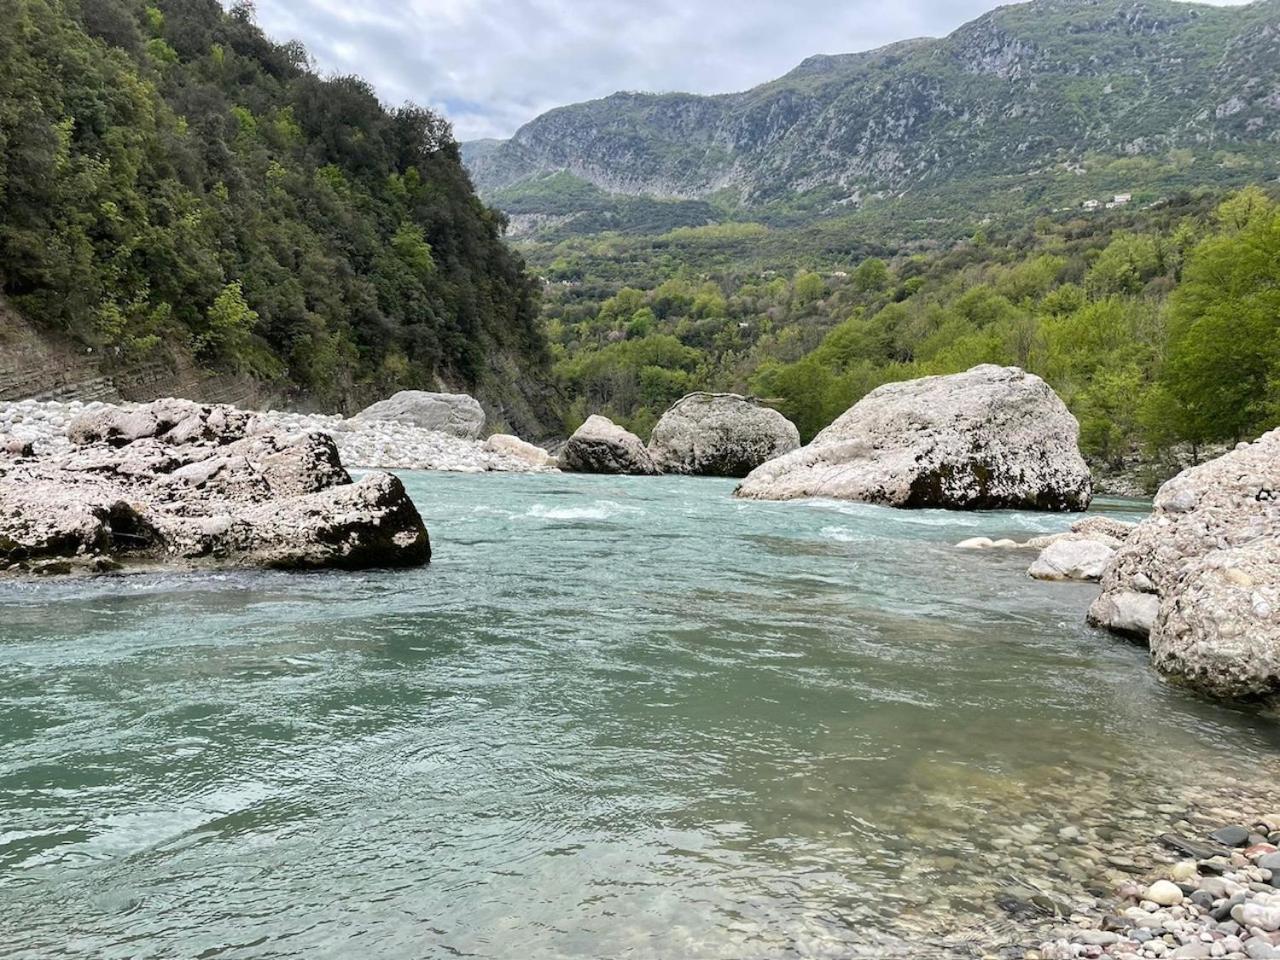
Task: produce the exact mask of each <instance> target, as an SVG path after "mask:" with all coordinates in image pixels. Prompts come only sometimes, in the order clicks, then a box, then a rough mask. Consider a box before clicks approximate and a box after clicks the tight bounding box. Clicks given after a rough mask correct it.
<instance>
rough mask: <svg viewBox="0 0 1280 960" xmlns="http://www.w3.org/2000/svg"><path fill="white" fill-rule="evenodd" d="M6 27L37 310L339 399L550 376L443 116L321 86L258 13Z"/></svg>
mask: <svg viewBox="0 0 1280 960" xmlns="http://www.w3.org/2000/svg"><path fill="white" fill-rule="evenodd" d="M0 22H3V24H4V27H3V30H0V282H2V283H3V292H4V294H5V295H6V297H7V298H8V299H9V300H10V301H11V302H12V303H13V304H15V305H16V306H17V307H18V308H19V309H20V310H21V311H22V312H23V313H24V314H26V315H27V316H28V317H29V318H31V319H32V320H33V321H36V322H37V323H39V324H41V325H43V326H45V327H46V328H47V329H50V330H51V331H56V332H57V333H59V334H65V335H67V336H69V337H71V338H74V339H75V340H76V341H79V342H82V343H84V344H86V345H89V346H93V347H105V348H109V351H110V352H112V353H114V354H116V355H118V356H119V357H120V358H121V359H122V360H123V361H126V362H127V360H128V359H129V358H130V357H141V356H146V355H148V354H150V353H154V352H156V351H162V350H166V349H173V348H174V347H175V346H177V347H178V348H180V349H183V350H186V351H189V353H190V354H193V355H194V356H195V357H196V358H197V360H198V361H199V362H201V363H203V364H204V365H206V366H208V367H209V368H216V369H220V370H227V369H235V370H239V371H243V372H247V373H249V374H251V375H254V376H256V377H259V378H263V379H266V380H278V381H283V382H286V383H289V384H292V385H294V387H295V388H297V390H298V392H300V393H302V394H304V395H305V396H307V397H309V398H312V400H313V401H314V402H319V403H324V404H327V405H330V406H339V407H342V406H345V407H350V406H351V405H353V404H354V403H356V402H359V401H360V400H361V399H363V398H365V397H368V396H370V395H375V394H381V393H385V392H387V391H389V390H391V389H393V388H396V387H402V386H433V385H436V384H438V383H441V382H447V383H449V384H452V385H455V386H459V387H474V386H475V385H477V384H479V383H481V382H483V381H485V380H486V378H488V379H491V380H492V379H497V378H498V377H497V374H495V373H494V372H493V370H494V367H495V365H501V364H500V362H499V359H498V358H506V360H507V361H508V362H507V363H506V365H505V366H504V371H505V372H506V373H512V372H513V371H514V375H517V376H519V375H523V374H525V373H527V372H529V371H532V372H533V373H534V375H535V376H536V374H537V371H538V370H539V369H540V368H542V367H543V366H545V363H546V356H547V354H546V348H545V342H544V340H543V339H542V337H541V334H540V331H539V327H538V324H537V305H536V300H535V294H536V288H535V285H534V284H533V283H532V282H531V281H530V279H529V277H528V276H527V274H526V273H525V270H524V265H523V263H522V262H521V260H520V259H519V258H518V257H517V256H516V255H514V254H513V253H512V252H511V251H510V250H509V248H508V247H507V246H506V245H505V244H504V242H503V241H502V238H501V233H502V228H503V225H504V224H503V220H502V217H501V215H500V214H498V213H496V212H495V211H493V210H491V209H489V208H487V207H486V206H484V205H483V204H482V203H480V201H479V200H478V199H477V198H476V196H475V194H474V192H473V190H472V188H471V184H470V182H469V180H468V178H467V175H466V173H465V172H464V171H463V168H462V166H461V163H460V161H459V154H458V147H457V145H456V143H455V142H454V140H453V137H452V133H451V131H450V128H449V126H448V124H447V123H446V122H445V121H444V120H443V119H441V118H440V117H438V116H436V115H434V114H432V113H431V112H429V111H427V110H424V109H420V108H418V107H414V106H411V105H407V106H403V107H400V108H398V109H394V110H389V109H387V108H385V107H384V106H383V105H382V104H381V103H380V102H379V100H378V98H377V97H376V96H375V94H374V92H373V91H372V89H371V88H370V87H369V85H368V84H367V83H365V82H364V81H363V80H360V79H359V78H356V77H333V78H324V77H321V76H319V75H317V74H316V73H315V72H314V71H313V70H311V69H310V68H309V66H308V57H307V53H306V51H305V50H304V49H303V48H302V47H301V46H300V45H298V44H296V43H284V44H280V43H275V42H272V41H271V40H269V39H267V38H266V37H265V36H264V35H263V34H262V32H261V31H260V30H259V29H258V28H257V27H256V26H255V25H254V23H253V19H252V7H251V5H248V4H240V5H237V6H235V7H233V8H232V9H231V11H230V12H226V11H224V10H223V8H222V7H221V6H220V5H219V3H218V2H216V0H155V2H154V3H148V2H147V0H0ZM497 387H498V389H502V385H501V384H498V385H497Z"/></svg>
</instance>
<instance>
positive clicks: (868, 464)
mask: <svg viewBox="0 0 1280 960" xmlns="http://www.w3.org/2000/svg"><path fill="white" fill-rule="evenodd" d="M1079 432H1080V430H1079V425H1078V424H1077V423H1076V420H1075V418H1074V417H1073V416H1072V415H1071V413H1070V412H1069V411H1068V410H1067V408H1066V406H1065V405H1064V404H1063V402H1062V401H1061V400H1060V399H1059V398H1058V396H1057V395H1056V394H1055V393H1054V392H1053V390H1052V389H1050V388H1049V386H1048V384H1046V383H1045V382H1044V381H1043V380H1041V379H1040V378H1039V377H1036V376H1032V375H1031V374H1028V373H1025V372H1023V371H1022V370H1019V369H1017V368H1016V367H996V366H991V365H984V366H979V367H974V368H973V369H972V370H969V371H967V372H965V373H960V374H955V375H953V376H942V377H925V378H923V379H920V380H910V381H906V382H904V383H890V384H886V385H885V386H882V387H880V388H878V389H876V390H873V391H872V392H871V393H869V394H867V396H866V397H864V398H863V399H862V400H860V401H859V402H858V403H857V404H856V405H855V406H854V407H853V408H852V409H850V410H849V411H847V412H846V413H845V414H844V415H843V416H841V417H840V418H839V419H838V420H836V421H835V423H833V424H831V426H829V427H827V429H825V430H823V431H822V432H821V433H819V434H818V436H817V437H815V438H814V440H813V442H812V443H811V444H809V445H808V446H807V447H803V448H801V449H800V450H797V451H795V452H793V453H790V454H787V455H786V456H783V457H779V458H778V459H776V460H772V461H770V462H768V463H766V464H764V465H763V466H761V467H759V468H757V469H756V470H754V471H752V473H751V474H750V475H749V476H748V477H747V478H746V480H745V481H743V483H742V485H741V486H740V487H739V488H738V490H737V495H738V496H740V497H747V498H751V499H760V500H790V499H796V498H800V497H836V498H839V499H845V500H860V501H865V502H869V503H881V504H886V505H889V506H896V507H946V508H951V509H964V510H981V509H1000V508H1017V509H1033V510H1084V509H1085V508H1087V507H1088V505H1089V501H1090V499H1091V497H1092V482H1091V480H1090V476H1089V468H1088V467H1087V466H1086V465H1085V462H1084V459H1083V458H1082V457H1081V456H1080V450H1079V448H1078V446H1077V439H1078V436H1079Z"/></svg>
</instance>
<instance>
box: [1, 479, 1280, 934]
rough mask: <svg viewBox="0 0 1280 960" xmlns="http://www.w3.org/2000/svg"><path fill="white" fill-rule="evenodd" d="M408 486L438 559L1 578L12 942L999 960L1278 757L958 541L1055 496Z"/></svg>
mask: <svg viewBox="0 0 1280 960" xmlns="http://www.w3.org/2000/svg"><path fill="white" fill-rule="evenodd" d="M405 479H406V483H407V484H408V486H409V488H410V490H411V492H412V494H413V495H414V497H415V499H416V501H417V502H418V504H419V507H420V509H421V511H422V513H423V515H424V517H425V519H426V520H427V523H428V526H429V528H430V530H431V534H432V540H433V545H434V548H435V560H434V562H433V563H432V564H431V565H430V566H429V567H427V568H424V569H421V570H414V571H408V572H386V573H383V572H376V573H366V574H342V573H324V574H308V575H289V574H280V573H261V572H251V573H221V574H208V573H204V574H187V573H184V574H161V575H154V574H147V575H134V576H124V577H110V578H102V579H94V580H75V581H65V582H53V581H50V582H41V583H15V582H9V583H0V746H2V751H0V956H4V957H23V958H27V957H30V958H37V957H39V958H45V957H64V956H82V957H110V958H125V957H129V958H134V957H155V958H162V957H163V958H171V957H202V958H212V957H219V958H224V957H225V958H265V957H306V958H309V960H310V958H330V957H332V958H349V957H353V956H357V957H361V958H365V960H371V958H399V957H485V958H507V957H518V958H521V960H528V958H543V957H583V958H587V957H645V958H648V957H654V958H658V957H663V958H676V957H680V958H701V957H706V958H728V957H749V958H757V957H758V958H773V957H784V956H803V957H864V956H865V957H912V958H914V957H926V956H929V957H932V956H945V955H956V956H970V955H980V952H977V948H978V946H980V945H981V946H991V945H992V943H993V942H1000V941H1001V940H1003V939H1005V938H1013V937H1015V936H1016V930H1013V929H1012V928H1011V925H1010V924H1009V923H1008V921H1007V920H1006V919H1005V918H1004V915H1003V913H1002V912H1001V910H1000V909H999V907H998V906H996V905H995V904H996V901H997V900H998V898H999V894H1000V892H1001V891H1002V890H1003V891H1007V890H1010V889H1012V890H1015V891H1016V890H1022V891H1023V892H1024V893H1027V894H1029V893H1031V892H1034V891H1040V892H1041V893H1042V894H1044V895H1047V896H1049V897H1051V898H1054V899H1055V900H1057V901H1058V902H1065V903H1067V904H1069V903H1070V901H1071V898H1072V897H1073V896H1078V895H1080V891H1081V889H1082V885H1084V884H1087V883H1088V882H1090V880H1091V879H1092V880H1095V881H1096V880H1097V879H1099V878H1101V879H1103V880H1106V879H1107V878H1108V877H1110V878H1111V879H1112V880H1114V879H1115V874H1116V871H1117V870H1120V871H1123V870H1124V869H1125V868H1126V865H1125V864H1124V863H1115V862H1108V860H1107V857H1108V856H1109V855H1110V850H1109V848H1110V847H1111V846H1112V845H1114V843H1115V842H1116V838H1122V837H1126V836H1129V835H1130V834H1134V835H1137V834H1140V835H1141V836H1140V838H1139V839H1141V840H1142V841H1143V842H1144V843H1146V842H1148V841H1149V839H1150V836H1151V835H1152V834H1153V832H1159V831H1160V830H1161V829H1163V827H1161V826H1160V823H1161V822H1162V818H1163V819H1167V818H1168V817H1170V816H1172V815H1173V814H1174V813H1175V811H1176V810H1177V809H1179V808H1180V806H1184V805H1186V804H1192V803H1196V802H1199V794H1200V792H1202V791H1205V790H1207V789H1208V788H1211V787H1214V786H1215V785H1218V784H1222V783H1237V784H1238V785H1239V788H1240V789H1241V790H1248V789H1250V788H1251V786H1252V783H1253V782H1258V783H1265V782H1267V779H1268V778H1269V777H1271V776H1272V775H1273V774H1274V772H1275V769H1276V767H1275V761H1276V758H1277V757H1280V733H1277V725H1276V724H1275V723H1274V722H1271V721H1265V720H1261V719H1259V718H1257V717H1255V716H1253V715H1250V714H1249V713H1245V712H1238V711H1234V710H1231V709H1227V708H1224V707H1219V706H1215V705H1212V704H1209V703H1206V702H1204V701H1202V700H1199V699H1197V698H1195V697H1193V696H1191V695H1189V694H1186V693H1183V692H1181V691H1179V690H1177V689H1176V688H1173V687H1170V686H1169V685H1167V684H1165V683H1162V682H1161V681H1160V680H1159V679H1158V678H1157V677H1156V675H1155V674H1154V673H1153V672H1152V670H1151V669H1150V666H1149V664H1148V662H1147V655H1146V652H1145V651H1144V650H1142V649H1139V648H1138V647H1136V646H1134V645H1131V644H1128V643H1125V642H1123V641H1119V640H1117V639H1115V638H1113V637H1110V636H1107V635H1104V634H1101V633H1097V632H1094V631H1092V630H1090V629H1088V628H1087V627H1086V626H1085V625H1084V624H1083V614H1084V610H1085V608H1086V606H1087V605H1088V602H1089V599H1090V598H1091V596H1092V595H1093V593H1094V588H1092V587H1089V586H1083V585H1069V584H1058V585H1052V584H1037V583H1034V582H1033V581H1031V580H1029V579H1028V578H1027V577H1026V575H1025V569H1026V566H1027V564H1028V563H1029V562H1030V559H1031V557H1030V556H1029V555H1028V554H1026V553H1025V552H999V551H979V552H966V551H958V550H956V549H954V547H953V544H954V543H955V542H956V541H958V540H961V539H964V538H966V537H971V536H977V535H984V536H1003V535H1014V536H1018V537H1025V536H1029V535H1034V534H1037V533H1042V532H1050V531H1055V530H1059V529H1062V528H1063V527H1064V525H1065V523H1066V522H1067V520H1066V518H1063V517H1061V516H1046V515H1035V514H1026V513H992V514H958V513H944V512H941V511H923V512H906V511H893V510H889V509H883V508H877V507H870V506H863V505H854V504H840V503H831V502H810V503H786V504H770V503H743V502H738V501H735V500H733V499H732V498H731V497H730V492H731V490H732V482H731V481H719V480H701V479H685V478H661V479H651V478H619V477H584V476H569V475H564V476H520V475H501V476H499V475H488V476H467V475H454V474H443V473H433V474H406V475H405ZM1139 508H1140V505H1137V504H1125V503H1118V502H1112V503H1103V504H1101V505H1100V506H1099V507H1098V509H1103V510H1107V511H1108V512H1111V513H1113V514H1114V515H1116V516H1119V517H1122V518H1137V517H1138V516H1140V513H1139V512H1137V511H1138V510H1139ZM1231 778H1235V780H1234V781H1233V780H1232V779H1231ZM1271 782H1272V783H1274V780H1272V781H1271ZM1067 828H1072V829H1071V830H1067ZM1076 830H1079V831H1082V837H1077V836H1076ZM1064 831H1065V833H1064Z"/></svg>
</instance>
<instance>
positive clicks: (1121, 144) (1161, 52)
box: [465, 0, 1280, 236]
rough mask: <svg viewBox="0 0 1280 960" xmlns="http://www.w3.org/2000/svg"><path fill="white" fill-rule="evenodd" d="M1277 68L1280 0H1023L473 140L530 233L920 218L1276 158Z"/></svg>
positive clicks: (473, 149) (1036, 205)
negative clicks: (770, 72)
mask: <svg viewBox="0 0 1280 960" xmlns="http://www.w3.org/2000/svg"><path fill="white" fill-rule="evenodd" d="M831 42H832V43H835V44H838V43H840V42H841V41H840V39H839V38H832V41H831ZM849 42H851V43H852V42H854V41H853V38H850V41H849ZM1277 78H1280V0H1255V2H1253V3H1249V4H1246V5H1244V6H1233V7H1214V6H1208V5H1206V4H1201V3H1185V2H1173V0H1033V2H1030V3H1018V4H1011V5H1006V6H1001V7H999V8H997V9H995V10H993V11H991V12H990V13H988V14H986V15H984V16H982V17H980V18H979V19H977V20H975V21H974V22H972V23H969V24H967V25H965V26H963V27H961V28H960V29H959V30H956V31H955V32H954V33H952V34H951V35H950V36H947V37H944V38H941V39H919V40H907V41H904V42H901V43H896V44H893V45H891V46H888V47H885V48H883V49H880V50H874V51H869V52H866V53H856V54H844V55H837V56H816V57H812V58H810V59H809V60H806V61H805V62H804V63H803V64H801V65H800V66H799V67H797V68H796V69H795V70H793V71H792V72H791V73H789V74H787V75H786V76H783V77H781V78H779V79H777V80H774V81H772V82H769V83H765V84H762V85H760V86H758V87H756V88H754V89H751V90H747V91H744V92H742V93H735V94H728V95H722V96H710V97H708V96H697V95H693V94H683V93H669V94H647V93H618V94H615V95H613V96H610V97H606V98H604V99H602V100H596V101H592V102H589V103H580V104H574V105H571V106H566V107H562V108H559V109H556V110H552V111H550V112H548V113H546V114H544V115H543V116H540V117H538V118H536V119H534V120H532V121H531V122H529V123H528V124H526V125H525V126H524V127H522V128H521V129H520V130H519V131H517V133H516V134H515V136H514V137H513V138H512V139H511V140H509V141H505V142H501V143H497V142H493V141H485V142H481V143H477V144H474V145H467V146H466V147H465V150H466V153H467V159H468V163H469V164H470V166H471V168H472V170H473V172H474V174H475V176H476V178H477V182H478V184H479V185H480V187H481V188H482V190H483V191H484V193H485V195H486V196H487V197H488V198H490V199H492V200H493V201H494V202H495V203H497V204H498V205H499V206H500V207H501V208H502V209H503V210H505V211H507V212H508V213H510V214H511V215H512V216H513V219H514V220H515V221H517V222H518V226H519V227H520V231H521V232H522V233H525V234H538V233H545V232H548V231H549V232H551V233H552V234H553V235H556V236H563V235H565V234H569V233H577V234H589V233H595V232H598V231H600V230H602V229H612V230H622V231H630V232H652V226H651V225H652V224H653V223H654V222H656V221H661V222H662V229H670V228H673V227H677V226H682V225H697V224H700V223H706V222H709V221H711V220H717V219H742V218H744V217H745V218H750V219H756V220H765V221H766V222H770V223H773V224H781V223H796V222H801V221H807V220H811V219H812V218H813V217H814V216H829V215H833V214H846V213H849V212H850V211H859V210H875V209H876V208H879V207H884V206H886V205H890V206H893V207H895V208H896V209H895V213H894V215H895V216H896V217H898V218H910V219H913V220H919V221H923V222H925V223H926V224H928V223H938V222H940V221H945V220H947V219H949V218H953V217H964V216H970V215H973V214H977V215H978V216H983V215H986V214H991V215H993V216H1001V215H1004V214H1008V213H1016V212H1017V211H1019V210H1039V209H1042V208H1046V209H1048V208H1053V207H1060V206H1068V205H1078V204H1079V203H1080V202H1081V201H1083V200H1085V199H1087V198H1090V197H1110V196H1112V195H1114V194H1116V193H1132V194H1134V198H1135V200H1136V201H1137V202H1139V203H1143V202H1150V201H1153V200H1156V199H1158V198H1160V197H1162V196H1165V195H1169V194H1171V193H1174V192H1177V191H1178V190H1182V189H1188V188H1192V187H1195V186H1199V185H1206V184H1207V185H1213V186H1217V187H1221V186H1224V185H1236V186H1243V185H1245V184H1247V183H1249V182H1256V181H1259V180H1264V179H1269V178H1272V177H1275V176H1276V175H1277V174H1278V173H1280V163H1278V162H1277V149H1278V148H1280V79H1277ZM924 230H925V231H926V232H927V226H926V227H925V228H924Z"/></svg>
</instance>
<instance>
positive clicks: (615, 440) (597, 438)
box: [559, 414, 658, 475]
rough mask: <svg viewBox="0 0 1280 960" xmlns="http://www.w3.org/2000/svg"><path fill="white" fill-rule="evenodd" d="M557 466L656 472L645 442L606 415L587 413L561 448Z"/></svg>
mask: <svg viewBox="0 0 1280 960" xmlns="http://www.w3.org/2000/svg"><path fill="white" fill-rule="evenodd" d="M559 461H560V469H561V470H568V471H570V472H572V473H632V474H644V475H650V474H656V473H657V472H658V468H657V466H656V465H655V464H654V462H653V458H652V457H650V456H649V451H648V450H646V449H645V445H644V442H643V441H642V440H641V439H640V438H639V437H637V436H636V435H635V434H634V433H631V432H630V431H627V430H623V429H622V427H620V426H618V425H617V424H616V423H614V422H613V421H612V420H610V419H609V418H608V417H602V416H600V415H599V414H596V415H594V416H590V417H588V418H587V420H586V422H585V423H584V424H583V425H582V426H580V427H579V428H578V429H577V430H576V431H575V432H574V434H573V436H571V437H570V438H569V439H568V441H567V442H566V443H565V445H564V449H563V450H561V451H560V458H559Z"/></svg>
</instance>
